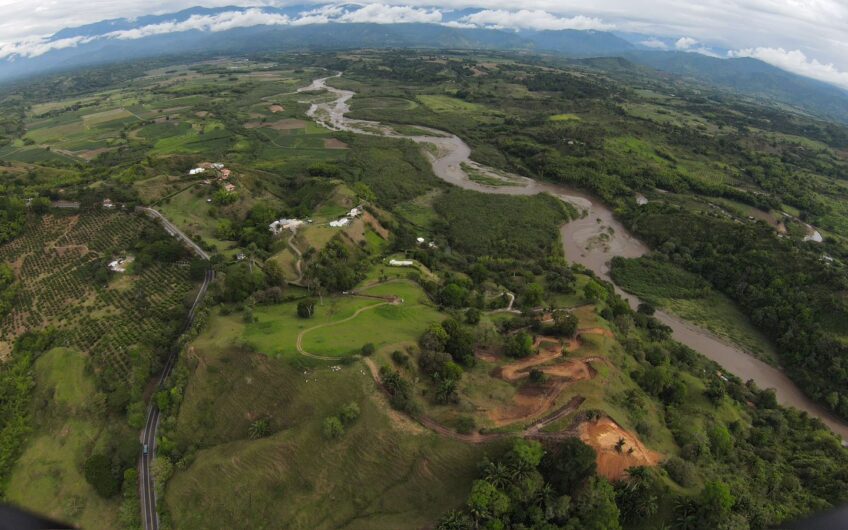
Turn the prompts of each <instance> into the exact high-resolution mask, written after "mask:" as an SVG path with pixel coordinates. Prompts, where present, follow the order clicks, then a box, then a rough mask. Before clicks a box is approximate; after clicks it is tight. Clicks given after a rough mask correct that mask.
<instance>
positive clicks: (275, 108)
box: [268, 105, 286, 114]
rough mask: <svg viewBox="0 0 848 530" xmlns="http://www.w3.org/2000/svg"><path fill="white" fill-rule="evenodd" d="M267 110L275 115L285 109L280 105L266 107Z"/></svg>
mask: <svg viewBox="0 0 848 530" xmlns="http://www.w3.org/2000/svg"><path fill="white" fill-rule="evenodd" d="M268 110H270V111H271V112H273V113H274V114H276V113H278V112H283V111H284V110H286V109H285V107H283V106H282V105H271V106H270V107H268Z"/></svg>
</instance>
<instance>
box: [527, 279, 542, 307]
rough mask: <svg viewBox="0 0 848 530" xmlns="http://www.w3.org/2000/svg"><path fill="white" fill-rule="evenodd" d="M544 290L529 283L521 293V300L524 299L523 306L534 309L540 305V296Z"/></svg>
mask: <svg viewBox="0 0 848 530" xmlns="http://www.w3.org/2000/svg"><path fill="white" fill-rule="evenodd" d="M544 294H545V290H544V289H543V288H542V286H541V285H539V284H538V283H535V282H534V283H530V284H528V285H527V287H526V288H525V289H524V292H523V293H522V298H523V299H524V305H526V306H530V307H535V306H537V305H539V304H541V303H542V296H544Z"/></svg>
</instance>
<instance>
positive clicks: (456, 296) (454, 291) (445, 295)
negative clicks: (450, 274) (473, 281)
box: [439, 283, 468, 307]
mask: <svg viewBox="0 0 848 530" xmlns="http://www.w3.org/2000/svg"><path fill="white" fill-rule="evenodd" d="M467 300H468V290H467V289H466V288H465V287H462V286H461V285H457V284H455V283H449V284H447V285H445V287H444V288H443V289H442V290H441V292H439V302H441V303H442V304H443V305H445V306H447V307H464V306H465V305H466V302H467Z"/></svg>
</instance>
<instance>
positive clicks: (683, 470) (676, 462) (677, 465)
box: [663, 456, 696, 488]
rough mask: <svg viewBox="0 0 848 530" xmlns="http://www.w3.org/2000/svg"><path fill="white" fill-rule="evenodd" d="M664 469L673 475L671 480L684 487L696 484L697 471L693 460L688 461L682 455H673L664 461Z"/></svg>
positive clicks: (669, 474)
mask: <svg viewBox="0 0 848 530" xmlns="http://www.w3.org/2000/svg"><path fill="white" fill-rule="evenodd" d="M663 469H665V472H666V473H668V476H669V477H671V480H673V481H675V482H677V483H678V484H680V485H681V486H683V487H684V488H688V487H690V486H693V485H694V484H695V479H696V473H695V466H694V465H692V463H691V462H687V461H686V460H683V459H682V458H680V457H677V456H672V457H671V458H669V459H668V460H666V461H665V462H664V463H663Z"/></svg>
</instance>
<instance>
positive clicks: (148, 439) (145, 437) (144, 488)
mask: <svg viewBox="0 0 848 530" xmlns="http://www.w3.org/2000/svg"><path fill="white" fill-rule="evenodd" d="M137 209H138V210H139V211H142V212H144V213H146V214H148V215H150V216H152V217H155V218H156V219H158V220H159V221H160V222H161V223H162V226H164V227H165V230H167V231H168V233H170V234H171V235H173V236H174V237H178V238H179V239H180V240H182V241H183V242H184V243H185V244H186V246H188V247H189V248H191V250H193V251H194V252H195V253H196V254H197V255H198V256H200V257H201V258H203V259H205V260H208V259H209V254H207V253H206V252H204V250H203V249H202V248H200V247H199V246H198V245H197V243H195V242H194V241H192V240H191V238H189V237H188V236H187V235H185V234H184V233H183V232H182V231H181V230H180V229H179V228H177V227H176V226H174V225H173V224H172V223H171V222H170V221H168V220H167V219H166V218H165V217H164V216H163V215H162V214H161V213H159V212H157V211H156V210H154V209H152V208H144V207H139V208H137ZM213 279H215V272H214V271H213V270H212V269H211V268H210V269H209V270H207V271H206V276H205V277H204V278H203V284H202V285H201V286H200V290H199V291H198V292H197V297H195V299H194V303H193V304H192V306H191V309H190V310H189V312H188V316H187V317H186V321H185V323H184V324H183V328H182V330H181V331H180V334H182V333H185V332H186V331H188V329H189V328H190V327H191V324H192V322H194V316H195V314H196V313H197V308H198V307H200V304H201V302H203V298H204V297H205V296H206V291H207V290H208V289H209V284H210V283H211V282H212V280H213ZM177 354H178V350H177V349H174V350H173V351H172V352H171V354H170V355H169V356H168V359H167V360H166V361H165V367H164V368H163V369H162V374H161V375H160V376H159V382H158V384H157V388H161V387H162V384H163V383H164V382H165V379H167V377H168V376H169V375H170V374H171V371H173V369H174V365H176V363H177ZM158 429H159V408H158V407H157V406H156V403H155V402H153V401H151V403H150V407H149V408H148V410H147V421H146V422H145V423H144V430H143V431H142V432H141V443H142V444H143V446H147V453H144V451H142V454H141V457H140V458H139V462H138V467H139V484H138V489H139V495H140V497H141V519H142V522H143V523H144V529H145V530H159V516H158V514H157V512H156V491H155V487H154V480H153V472H152V469H151V468H152V466H153V458H154V456H155V454H156V431H157V430H158Z"/></svg>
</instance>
